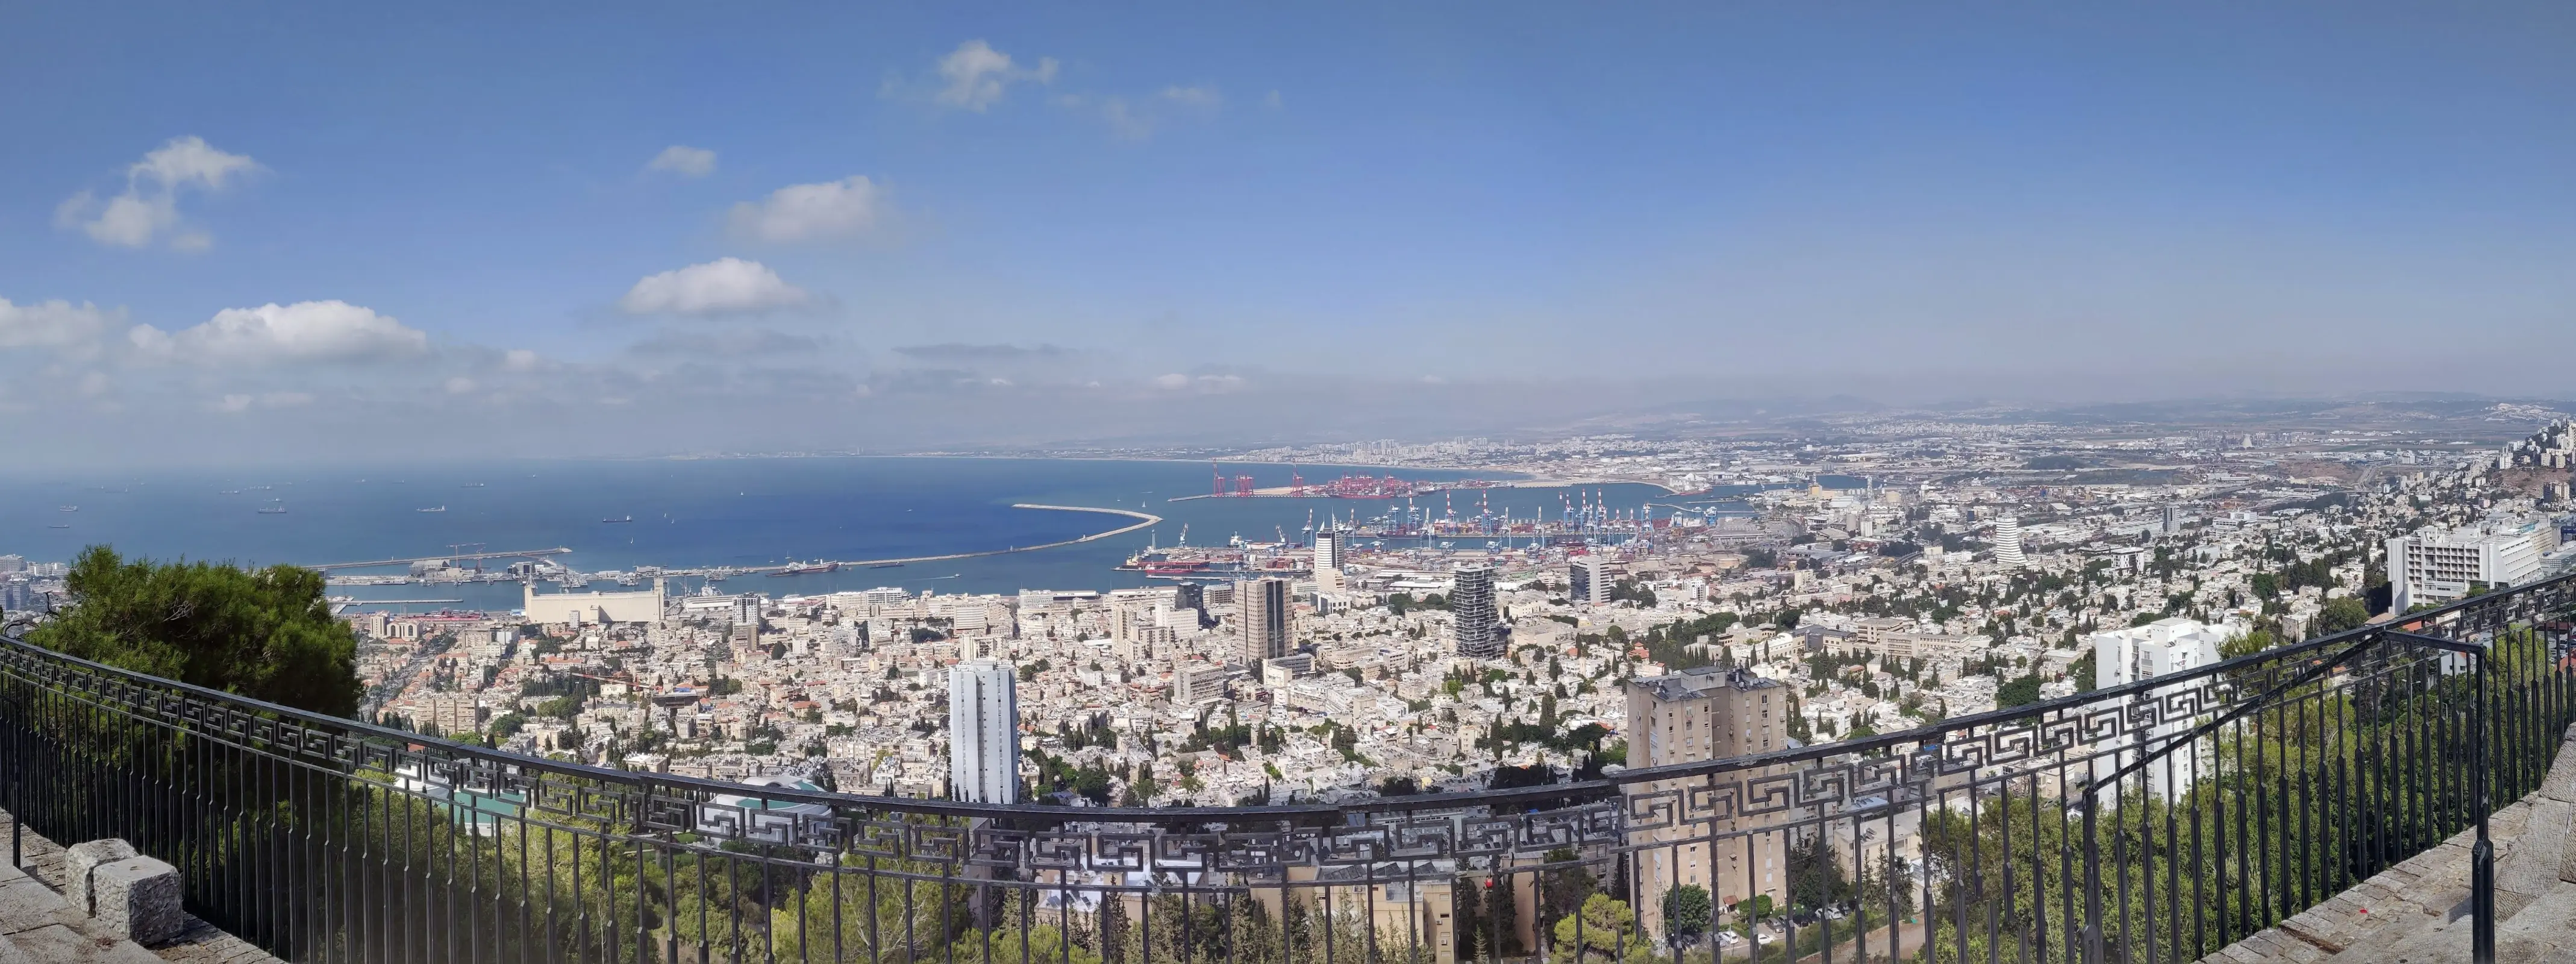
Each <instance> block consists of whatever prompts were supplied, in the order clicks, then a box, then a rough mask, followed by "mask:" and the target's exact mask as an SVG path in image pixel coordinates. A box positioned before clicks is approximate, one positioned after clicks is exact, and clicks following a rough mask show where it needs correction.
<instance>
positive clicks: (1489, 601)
mask: <svg viewBox="0 0 2576 964" xmlns="http://www.w3.org/2000/svg"><path fill="white" fill-rule="evenodd" d="M1450 576H1451V581H1450V587H1449V618H1450V620H1451V622H1450V625H1449V633H1450V636H1451V638H1453V639H1455V640H1457V643H1458V655H1460V656H1465V657H1468V658H1470V659H1500V658H1502V655H1503V626H1502V621H1501V620H1500V619H1497V618H1496V617H1495V613H1494V567H1492V566H1489V565H1485V564H1483V563H1469V564H1467V565H1463V566H1459V567H1458V568H1457V569H1456V570H1454V571H1452V572H1451V573H1450Z"/></svg>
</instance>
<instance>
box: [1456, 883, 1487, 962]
mask: <svg viewBox="0 0 2576 964" xmlns="http://www.w3.org/2000/svg"><path fill="white" fill-rule="evenodd" d="M1449 895H1450V902H1451V903H1452V904H1453V905H1454V907H1453V911H1452V912H1453V913H1455V914H1456V915H1457V921H1458V923H1457V934H1458V946H1457V948H1456V957H1457V959H1458V960H1461V961H1474V960H1482V959H1483V955H1482V954H1480V953H1478V948H1482V947H1484V946H1485V945H1486V944H1487V943H1488V942H1490V941H1492V939H1493V936H1492V935H1490V934H1487V933H1485V922H1484V916H1485V889H1484V887H1483V886H1482V885H1480V884H1479V883H1478V882H1476V881H1475V880H1472V879H1469V878H1466V877H1460V878H1458V879H1457V881H1456V882H1455V883H1452V884H1450V885H1449Z"/></svg>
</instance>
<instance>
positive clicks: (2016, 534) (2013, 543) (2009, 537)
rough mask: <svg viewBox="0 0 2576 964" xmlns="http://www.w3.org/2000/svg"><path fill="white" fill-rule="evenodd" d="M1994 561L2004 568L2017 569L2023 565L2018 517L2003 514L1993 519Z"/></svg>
mask: <svg viewBox="0 0 2576 964" xmlns="http://www.w3.org/2000/svg"><path fill="white" fill-rule="evenodd" d="M1995 562H1996V564H1998V565H2001V566H2003V567H2004V568H2006V569H2019V568H2021V567H2022V566H2023V565H2024V563H2025V560H2023V559H2022V555H2021V520H2020V519H2016V518H2013V517H2012V516H2005V517H2003V518H2000V519H1996V520H1995Z"/></svg>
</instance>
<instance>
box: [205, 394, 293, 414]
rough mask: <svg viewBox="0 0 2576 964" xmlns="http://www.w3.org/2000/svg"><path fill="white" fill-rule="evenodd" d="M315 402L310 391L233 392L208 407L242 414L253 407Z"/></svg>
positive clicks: (289, 406)
mask: <svg viewBox="0 0 2576 964" xmlns="http://www.w3.org/2000/svg"><path fill="white" fill-rule="evenodd" d="M311 404H313V394H312V393H310V392H267V393H265V394H260V395H249V394H233V395H225V396H223V397H221V398H218V399H215V400H214V401H213V402H212V403H209V404H208V405H207V406H206V407H208V408H211V409H214V410H215V411H218V412H223V413H226V414H240V413H242V412H247V411H250V410H251V409H253V408H294V407H296V406H298V405H311Z"/></svg>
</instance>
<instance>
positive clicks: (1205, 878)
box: [0, 579, 2576, 964]
mask: <svg viewBox="0 0 2576 964" xmlns="http://www.w3.org/2000/svg"><path fill="white" fill-rule="evenodd" d="M2572 612H2576V583H2572V582H2569V581H2567V580H2564V579H2561V580H2552V581H2549V582H2544V583H2539V584H2535V585H2532V586H2528V587H2523V588H2519V589H2514V590H2510V591H2506V592H2500V593H2496V594H2493V595H2489V596H2484V597H2480V598H2477V599H2472V600H2468V601H2465V602H2463V603H2460V604H2458V605H2455V606H2451V607H2449V608H2446V609H2442V610H2436V611H2431V612H2425V613H2419V614H2415V615H2411V616H2407V617H2403V618H2402V619H2401V620H2400V621H2399V622H2396V623H2392V624H2389V625H2384V626H2370V627H2364V628H2362V629H2358V630H2354V631H2351V632H2347V633H2342V634H2338V635H2335V636H2330V637H2324V638H2319V639H2313V640H2309V641H2306V642H2302V643H2298V644H2294V645H2289V646H2284V647H2280V648H2276V649H2273V650H2269V651H2266V652H2262V653H2257V654H2253V655H2249V656H2244V657H2240V658H2237V659H2232V660H2227V661H2223V662H2220V663H2217V664H2215V665H2210V666H2205V667H2201V668H2198V669H2193V670H2190V671H2187V672H2183V673H2178V674H2173V675H2170V676H2163V677H2157V678H2153V679H2148V680H2144V681H2140V682H2137V683H2132V684H2129V685H2124V686H2120V687H2116V688H2111V689H2104V690H2097V691H2093V692H2087V693H2079V694H2076V695H2075V696H2072V697H2068V698H2064V699H2057V700H2051V701H2045V702H2042V703H2038V704H2033V705H2029V706H2021V707H2014V708H2010V709H2004V710H1998V711H1995V712H1991V713H1984V714H1979V715H1975V716H1967V717H1961V718H1957V719H1951V720H1945V721H1942V722H1940V723H1937V724H1934V725H1931V726H1927V727H1923V728H1920V729H1916V730H1911V731H1907V732H1903V733H1891V734H1886V735H1881V736H1875V737H1871V738H1868V739H1862V740H1855V741H1850V742H1844V743H1833V744H1824V745H1816V746H1806V747H1796V748H1792V749H1787V750H1782V751H1778V752H1772V753H1765V754H1762V755H1758V756H1750V757H1737V758H1730V759H1720V760H1710V761H1704V762H1697V763H1689V764H1682V765H1673V766H1661V767H1652V768H1640V769H1631V770H1626V771H1622V772H1617V773H1615V774H1613V775H1612V776H1610V777H1608V778H1606V779H1600V780H1591V781H1585V782H1576V783H1563V784H1555V785H1550V786H1541V787H1525V788H1519V789H1513V790H1501V791H1488V792H1480V793H1464V794H1430V795H1419V796H1399V797H1381V798H1376V799H1371V800H1367V801H1364V802H1358V803H1351V804H1344V805H1278V806H1269V805H1264V806H1242V807H1190V808H1099V807H1061V806H1036V805H1019V806H983V805H972V804H962V803H951V802H941V801H927V800H912V799H899V798H893V797H877V796H854V795H845V794H836V793H823V792H807V791H801V790H796V789H790V788H784V787H755V786H747V785H742V784H734V783H723V782H716V781H710V780H700V779H692V778H688V777H682V776H673V775H667V774H650V773H636V772H628V771H622V770H614V769H606V768H599V767H591V766H584V765H579V764H573V763H565V762H561V761H555V760H547V759H539V758H533V757H528V756H523V755H517V754H511V753H505V752H496V751H491V750H486V749H482V748H479V747H473V746H466V745H460V744H456V743H451V742H447V741H442V740H437V739H431V738H426V737H422V736H419V735H417V734H411V733H405V732H401V731H398V730H393V729H388V728H384V727H378V726H373V725H369V724H364V723H359V722H355V721H351V720H344V719H337V718H333V717H327V716H320V715H316V714H312V713H306V712H302V711H298V710H294V709H289V708H285V707H280V706H274V705H269V704H264V703H259V702H256V701H251V700H245V699H241V698H238V697H234V696H230V695H227V694H224V693H220V692H215V691H210V690H206V689H202V688H197V687H192V686H187V685H183V684H179V683H175V682H171V681H169V680H164V679H159V678H155V677H149V676H143V675H139V674H135V673H130V672H126V671H123V670H118V669H114V668H111V667H106V666H102V665H98V664H95V663H90V662H86V661H82V660H78V659H73V658H70V657H66V656H63V655H60V654H56V653H52V652H49V651H46V650H42V649H38V648H35V647H32V646H29V645H26V644H24V643H20V642H17V641H15V640H5V641H0V768H5V772H0V777H5V780H6V784H5V786H0V794H5V801H0V802H5V805H6V809H7V810H8V811H9V812H10V813H11V814H13V815H15V817H16V821H15V824H14V825H15V826H16V827H19V828H22V830H32V831H35V832H38V833H41V834H44V835H46V836H48V837H51V838H52V839H54V840H57V841H62V842H65V843H70V842H77V841H82V840H91V839H97V838H102V837H122V838H125V839H127V840H129V841H131V842H133V843H134V845H135V846H136V847H137V848H138V849H140V850H141V851H143V852H145V853H149V854H152V855H155V856H158V857H161V858H162V859H164V860H167V861H169V862H170V863H171V864H173V865H174V866H176V867H178V868H179V869H180V871H181V873H182V874H183V876H184V879H185V882H186V895H187V906H188V909H189V910H190V911H191V912H193V913H195V914H196V915H198V916H199V917H202V918H204V919H206V920H207V921H208V922H210V923H212V924H214V925H216V926H218V927H221V928H223V929H225V930H228V931H231V932H233V933H235V934H238V935H240V936H242V937H244V938H246V939H249V940H251V941H253V942H255V943H257V944H259V945H260V946H262V947H264V948H266V949H268V950H269V951H271V952H272V953H275V954H277V955H278V956H280V957H282V958H286V959H289V960H295V961H478V962H479V961H496V962H515V961H561V960H600V961H634V962H638V964H641V962H646V961H667V962H678V961H683V960H689V961H800V962H802V961H835V962H851V961H865V962H869V964H922V962H933V961H936V962H941V964H994V962H1005V964H1037V962H1040V961H1057V962H1060V964H1163V962H1171V964H1199V962H1206V964H1310V962H1311V964H1385V962H1396V961H1401V962H1405V964H1457V962H1463V961H1471V960H1482V961H1488V962H1500V961H1506V960H1511V961H1538V960H1542V959H1543V960H1545V961H1546V962H1548V964H1591V962H1595V961H1602V962H1611V964H1631V962H1634V964H1646V962H1649V961H1675V962H1677V964H1689V962H1694V961H1703V962H1709V964H1722V962H1729V961H1738V960H1742V961H1783V962H1787V961H1792V960H1796V961H1809V960H1812V961H1819V962H1832V961H1853V962H1864V961H1871V960H1891V961H1894V960H1927V961H1934V962H1942V964H1950V962H1970V961H1983V962H1989V964H2000V962H2003V961H2024V962H2027V961H2084V962H2087V964H2093V962H2108V961H2118V962H2130V961H2141V962H2145V961H2153V962H2165V961H2189V960H2195V959H2198V958H2200V957H2202V956H2205V955H2207V954H2209V953H2212V952H2215V951H2217V950H2219V949H2221V948H2223V947H2225V946H2227V945H2228V944H2230V943H2232V942H2234V941H2236V940H2239V939H2242V938H2243V937H2245V936H2246V935H2248V934H2251V933H2253V932H2255V931H2257V930H2260V929H2262V928H2264V927H2268V926H2271V925H2272V924H2275V923H2277V922H2279V921H2280V920H2282V919H2283V918H2285V917H2288V916H2289V915H2291V914H2295V913H2297V912H2299V911H2300V910H2303V909H2305V908H2307V907H2309V906H2312V905H2314V904H2316V903H2319V902H2321V901H2323V900H2325V899H2326V898H2328V897H2330V896H2332V895H2334V894H2335V893H2337V892H2339V891H2341V890H2343V889H2344V888H2346V887H2349V886H2351V885H2353V884H2355V883H2357V882H2359V881H2361V880H2363V879H2365V878H2367V877H2369V876H2370V875H2372V874H2374V873H2377V872H2378V871H2380V870H2382V869H2385V868H2387V867H2389V866H2390V865H2392V864H2394V863H2396V862H2398V861H2400V860H2403V859H2405V858H2407V857H2409V856H2412V855H2414V854H2416V853H2419V852H2422V851H2423V850H2425V849H2427V848H2429V847H2431V846H2433V845H2435V844H2437V843H2439V842H2441V841H2442V840H2444V839H2445V838H2447V837H2449V836H2450V835H2452V834H2455V833H2458V832H2460V831H2461V830H2463V829H2467V828H2469V827H2473V826H2482V823H2483V817H2484V815H2485V813H2486V811H2487V807H2488V801H2489V800H2490V799H2508V800H2509V799H2514V798H2518V797H2520V796H2523V795H2524V794H2526V793H2528V792H2530V791H2531V790H2532V789H2534V788H2536V787H2537V786H2538V784H2539V781H2540V779H2541V776H2542V774H2543V773H2545V772H2546V771H2547V769H2548V767H2549V765H2550V763H2551V760H2552V757H2553V755H2554V753H2555V752H2556V749H2557V747H2558V745H2559V734H2560V732H2561V731H2562V730H2563V729H2564V728H2565V727H2566V725H2567V724H2568V723H2569V722H2570V721H2571V717H2576V699H2571V696H2576V670H2571V665H2576V664H2571V663H2570V661H2569V659H2568V658H2567V657H2568V653H2567V642H2568V638H2567V635H2566V632H2565V631H2566V628H2567V627H2566V624H2565V622H2564V621H2565V620H2566V619H2567V618H2568V617H2569V614H2570V613H2572ZM20 853H21V850H20V841H19V840H18V839H17V838H16V837H14V836H13V839H12V841H11V855H12V860H13V861H16V860H18V859H19V857H20ZM2479 859H2480V860H2481V861H2482V867H2485V865H2486V864H2489V863H2491V851H2489V850H2486V849H2483V848H2482V849H2481V851H2480V857H2479ZM2478 882H2479V886H2480V888H2481V889H2482V892H2483V896H2482V897H2481V898H2480V903H2478V904H2477V905H2476V907H2477V909H2478V913H2479V915H2480V926H2482V927H2487V928H2491V926H2492V921H2491V920H2488V919H2487V916H2488V914H2489V912H2490V911H2491V908H2492V906H2493V905H2492V888H2493V880H2492V870H2491V867H2486V869H2485V870H2484V872H2483V874H2482V875H2481V876H2480V877H2478ZM2485 940H2486V943H2482V944H2481V945H2480V946H2481V947H2482V948H2483V947H2488V946H2491V940H2492V939H2491V937H2489V938H2486V939H2485Z"/></svg>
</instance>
